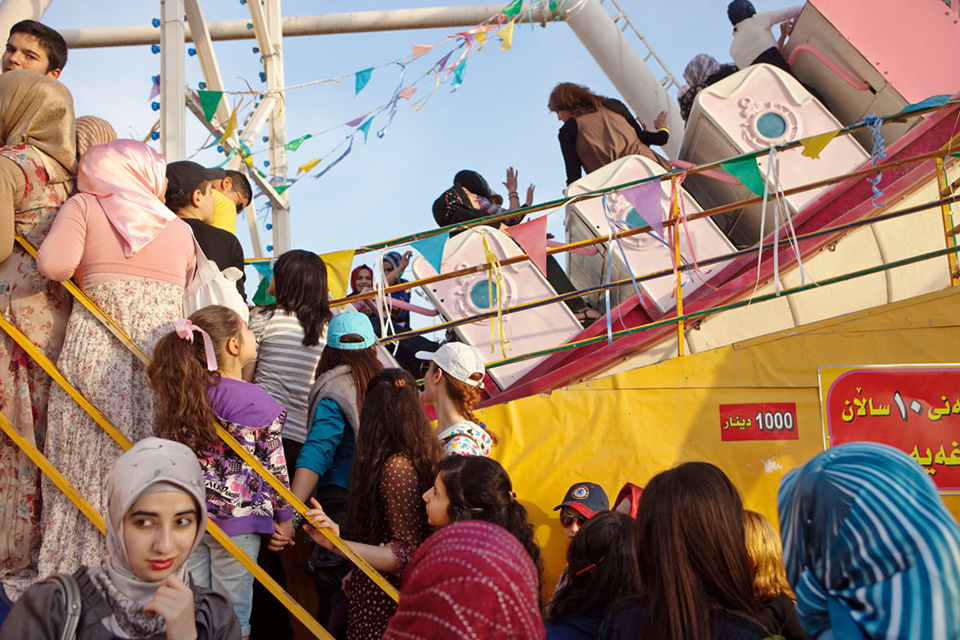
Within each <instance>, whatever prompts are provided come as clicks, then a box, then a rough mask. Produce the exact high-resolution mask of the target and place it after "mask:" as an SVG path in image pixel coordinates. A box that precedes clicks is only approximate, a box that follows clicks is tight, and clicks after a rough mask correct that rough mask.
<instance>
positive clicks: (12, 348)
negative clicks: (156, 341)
mask: <svg viewBox="0 0 960 640" xmlns="http://www.w3.org/2000/svg"><path fill="white" fill-rule="evenodd" d="M0 156H3V157H5V158H9V159H10V160H13V161H14V162H16V163H17V164H18V165H19V166H20V168H21V169H22V170H23V175H24V178H25V180H26V189H25V190H24V194H23V198H22V199H21V200H20V202H18V203H16V205H15V217H14V229H15V231H16V233H17V234H18V235H21V236H24V237H26V238H27V239H28V240H29V241H30V242H31V243H32V244H33V246H35V247H36V246H39V245H40V243H41V242H42V241H43V239H44V238H45V237H46V235H47V233H48V232H49V231H50V226H51V225H52V224H53V218H54V216H55V215H56V212H57V210H58V209H59V208H60V205H61V204H63V202H64V201H65V200H66V199H67V196H68V195H69V193H70V192H71V191H72V190H73V183H72V182H65V183H58V184H50V183H49V180H50V178H49V175H48V174H47V171H46V169H45V168H44V166H43V163H42V162H41V160H40V156H39V154H38V153H37V151H36V150H34V149H33V148H32V147H29V146H20V147H14V148H11V147H6V148H2V149H0ZM71 302H72V298H71V297H70V294H69V293H68V292H67V290H66V289H64V288H63V287H62V286H61V285H60V283H59V282H50V281H49V280H46V279H45V278H43V277H42V276H41V275H40V272H39V271H38V270H37V265H36V262H34V260H33V258H32V257H31V256H30V254H28V253H27V252H26V251H24V250H23V249H22V248H21V247H20V246H19V245H14V247H13V253H12V254H11V256H10V257H9V258H8V259H7V260H6V261H5V262H3V263H0V313H2V314H3V317H4V318H6V319H7V321H9V322H10V323H11V324H13V325H14V326H16V327H17V328H18V329H20V331H22V332H23V333H24V334H26V336H27V337H28V338H29V339H30V341H31V342H33V344H35V345H36V346H37V347H39V348H40V350H41V351H43V353H44V354H46V356H47V357H48V358H50V359H51V360H52V361H54V362H56V360H57V357H58V356H59V354H60V348H61V346H62V345H63V337H64V333H65V331H66V328H67V318H68V317H69V316H70V308H71ZM51 383H52V380H51V379H50V377H49V376H47V374H46V373H45V372H44V371H43V369H41V368H40V365H38V364H36V363H35V362H34V361H33V360H32V359H31V358H30V357H29V356H28V355H27V354H26V352H24V350H23V349H22V348H20V346H18V345H17V344H16V343H15V342H14V341H13V339H12V338H10V337H9V336H7V334H6V333H3V332H0V411H3V413H4V415H6V416H7V418H9V419H10V421H11V422H13V425H14V428H16V429H17V431H18V432H19V433H20V434H21V435H23V436H24V437H25V438H27V439H28V440H30V441H32V442H34V443H35V444H36V445H37V446H38V447H39V448H40V450H41V451H42V450H43V448H44V438H45V435H46V428H47V400H48V398H49V395H50V385H51ZM40 475H41V474H40V471H39V470H38V469H37V467H36V466H34V465H33V463H32V462H30V460H29V458H27V456H26V455H25V454H23V453H22V452H21V451H20V449H19V448H18V447H17V446H16V445H15V444H14V443H13V441H12V440H10V438H8V437H7V436H6V435H5V434H3V433H0V580H2V581H3V583H4V588H5V589H6V591H7V595H9V596H10V597H11V598H16V597H18V596H19V594H20V593H21V592H22V591H23V590H24V589H26V587H28V586H29V585H30V584H32V582H33V581H34V580H36V573H37V570H36V565H37V553H38V551H39V543H40V535H39V525H40V493H39V488H40Z"/></svg>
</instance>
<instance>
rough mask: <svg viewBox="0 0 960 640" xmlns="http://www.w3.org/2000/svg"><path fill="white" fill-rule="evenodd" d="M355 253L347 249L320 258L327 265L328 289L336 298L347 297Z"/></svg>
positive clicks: (325, 254)
mask: <svg viewBox="0 0 960 640" xmlns="http://www.w3.org/2000/svg"><path fill="white" fill-rule="evenodd" d="M354 253H356V252H355V251H354V250H353V249H345V250H343V251H334V252H332V253H324V254H323V255H321V256H320V257H321V258H322V259H323V261H324V262H325V263H326V265H327V289H329V291H330V294H331V295H332V296H333V297H334V298H344V297H346V295H347V285H348V284H349V283H350V267H351V266H352V265H353V254H354Z"/></svg>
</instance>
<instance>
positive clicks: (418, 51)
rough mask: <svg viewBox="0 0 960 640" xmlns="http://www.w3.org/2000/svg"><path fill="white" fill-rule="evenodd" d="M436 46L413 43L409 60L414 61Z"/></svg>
mask: <svg viewBox="0 0 960 640" xmlns="http://www.w3.org/2000/svg"><path fill="white" fill-rule="evenodd" d="M435 46H437V45H435V44H415V45H413V56H412V57H411V58H410V61H411V62H412V61H414V60H416V59H417V58H419V57H420V56H422V55H425V54H427V53H429V52H430V51H432V50H433V48H434V47H435Z"/></svg>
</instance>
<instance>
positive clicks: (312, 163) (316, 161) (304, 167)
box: [297, 158, 323, 175]
mask: <svg viewBox="0 0 960 640" xmlns="http://www.w3.org/2000/svg"><path fill="white" fill-rule="evenodd" d="M321 160H323V158H314V159H313V160H311V161H310V162H307V163H306V164H302V165H300V168H299V169H297V175H300V174H301V173H306V172H307V171H310V169H313V168H314V167H315V166H317V165H318V164H320V161H321Z"/></svg>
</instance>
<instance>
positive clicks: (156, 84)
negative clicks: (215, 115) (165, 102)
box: [147, 76, 210, 121]
mask: <svg viewBox="0 0 960 640" xmlns="http://www.w3.org/2000/svg"><path fill="white" fill-rule="evenodd" d="M158 95H160V76H153V86H151V87H150V97H149V98H147V100H153V99H154V98H156V97H157V96H158ZM207 120H208V121H209V120H210V118H207Z"/></svg>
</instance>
